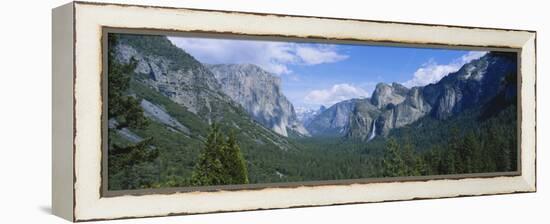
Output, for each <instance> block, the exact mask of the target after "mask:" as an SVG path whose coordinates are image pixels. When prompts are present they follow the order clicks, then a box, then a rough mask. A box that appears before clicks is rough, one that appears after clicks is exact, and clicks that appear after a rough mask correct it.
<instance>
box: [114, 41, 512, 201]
mask: <svg viewBox="0 0 550 224" xmlns="http://www.w3.org/2000/svg"><path fill="white" fill-rule="evenodd" d="M307 41H308V40H304V42H301V41H279V40H278V41H272V40H269V41H268V40H253V39H233V38H212V37H208V38H206V37H186V36H163V35H150V34H117V33H109V34H108V44H107V54H106V59H105V62H106V63H107V72H106V77H105V80H107V83H106V87H107V89H106V93H107V94H105V96H104V100H105V101H106V103H107V105H106V111H105V114H106V125H105V131H106V133H107V144H106V146H107V147H106V149H105V152H106V155H107V156H106V157H107V163H106V169H107V183H108V185H107V188H108V190H113V191H116V190H137V189H160V188H174V187H204V186H223V185H243V186H244V187H246V185H247V184H269V183H279V184H284V183H292V182H308V181H334V180H356V179H368V178H396V177H423V176H424V177H437V176H444V175H461V174H487V173H500V172H513V171H517V170H518V127H517V124H518V123H517V122H518V117H517V106H518V105H517V102H518V95H517V94H518V92H517V91H518V83H517V79H518V73H517V70H518V65H517V53H515V52H500V51H482V50H467V49H455V48H443V47H441V48H425V47H423V48H421V47H404V46H391V45H388V46H382V45H367V44H357V43H353V44H350V43H345V44H344V43H324V42H323V43H321V42H313V41H311V40H309V42H307Z"/></svg>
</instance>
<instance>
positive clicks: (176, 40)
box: [169, 37, 348, 74]
mask: <svg viewBox="0 0 550 224" xmlns="http://www.w3.org/2000/svg"><path fill="white" fill-rule="evenodd" d="M169 39H170V41H172V43H173V44H174V45H176V46H177V47H179V48H182V49H183V50H185V51H186V52H188V53H190V54H191V55H193V57H195V58H196V59H197V60H199V61H201V62H203V63H209V64H243V63H250V64H255V65H258V66H260V67H262V68H263V69H265V70H267V71H269V72H272V73H275V74H289V73H291V72H292V71H291V70H290V69H289V68H288V65H289V64H301V65H316V64H322V63H333V62H338V61H341V60H345V59H346V58H347V57H348V56H347V55H342V54H339V53H338V52H337V51H336V47H333V46H331V45H323V44H296V43H285V42H270V41H247V40H227V39H207V38H186V37H169Z"/></svg>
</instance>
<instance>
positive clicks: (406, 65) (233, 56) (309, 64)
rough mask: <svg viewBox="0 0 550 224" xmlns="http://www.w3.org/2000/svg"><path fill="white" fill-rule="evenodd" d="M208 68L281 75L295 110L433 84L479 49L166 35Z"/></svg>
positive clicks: (286, 93)
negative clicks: (389, 86) (237, 67)
mask: <svg viewBox="0 0 550 224" xmlns="http://www.w3.org/2000/svg"><path fill="white" fill-rule="evenodd" d="M169 39H170V40H171V41H172V43H174V44H175V45H176V46H178V47H180V48H182V49H183V50H185V51H186V52H188V53H190V54H191V55H193V56H194V57H195V58H196V59H197V60H199V61H200V62H202V63H208V64H234V63H237V64H239V63H248V64H255V65H258V66H260V67H262V68H263V69H264V70H267V71H269V72H271V73H273V74H274V75H276V76H279V77H280V78H281V80H282V91H283V93H284V94H285V96H287V97H288V98H289V100H290V101H291V102H292V103H293V104H294V106H295V107H297V108H311V109H314V108H318V107H319V106H321V105H324V106H327V107H328V106H331V105H332V104H334V103H336V102H339V101H342V100H346V99H350V98H363V97H369V96H370V95H371V94H372V91H373V90H374V87H375V86H376V84H377V83H379V82H385V83H392V82H397V83H401V84H403V85H405V86H407V87H413V86H423V85H426V84H429V83H434V82H437V81H438V80H439V79H441V78H442V77H444V76H445V75H447V74H448V73H450V72H454V71H456V70H458V69H459V68H460V67H461V66H462V65H464V64H465V63H467V62H469V61H471V60H473V59H476V58H479V57H481V56H483V55H484V54H485V53H486V52H482V51H461V50H450V49H428V48H406V47H385V46H369V45H346V44H320V43H295V42H274V41H253V40H230V39H208V38H188V37H169Z"/></svg>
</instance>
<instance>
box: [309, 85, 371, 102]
mask: <svg viewBox="0 0 550 224" xmlns="http://www.w3.org/2000/svg"><path fill="white" fill-rule="evenodd" d="M368 96H369V93H368V92H367V91H365V90H364V89H362V88H360V87H357V86H354V85H351V84H347V83H341V84H336V85H333V86H332V87H331V88H328V89H321V90H313V91H310V92H309V93H308V94H307V95H306V96H305V97H304V100H305V101H306V102H307V103H308V104H318V105H324V106H327V107H328V106H331V105H333V104H335V103H338V102H340V101H343V100H348V99H352V98H365V97H368Z"/></svg>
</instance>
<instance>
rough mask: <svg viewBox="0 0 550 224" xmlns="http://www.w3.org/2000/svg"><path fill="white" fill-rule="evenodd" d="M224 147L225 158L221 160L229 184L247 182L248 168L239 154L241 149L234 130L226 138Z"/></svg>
mask: <svg viewBox="0 0 550 224" xmlns="http://www.w3.org/2000/svg"><path fill="white" fill-rule="evenodd" d="M225 147H226V149H225V159H224V161H223V163H224V164H223V165H224V169H225V170H226V171H228V175H229V176H230V177H231V181H230V183H229V184H248V170H247V168H246V162H245V160H244V158H243V156H242V154H241V149H240V147H239V145H238V144H237V137H236V136H235V132H234V131H231V132H230V133H229V137H228V138H227V142H226V146H225Z"/></svg>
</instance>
